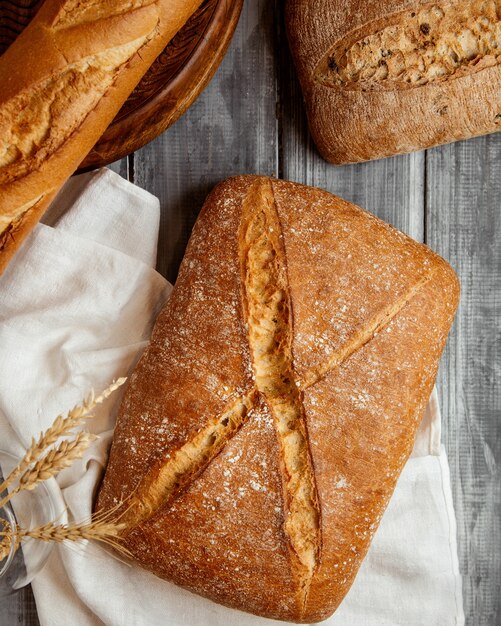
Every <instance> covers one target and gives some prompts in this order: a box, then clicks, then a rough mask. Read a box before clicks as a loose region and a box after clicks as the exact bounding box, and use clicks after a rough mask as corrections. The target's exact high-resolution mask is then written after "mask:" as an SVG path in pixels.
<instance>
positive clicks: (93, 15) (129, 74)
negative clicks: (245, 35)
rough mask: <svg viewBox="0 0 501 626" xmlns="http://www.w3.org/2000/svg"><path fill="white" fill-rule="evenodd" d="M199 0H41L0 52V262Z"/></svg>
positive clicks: (1, 263)
mask: <svg viewBox="0 0 501 626" xmlns="http://www.w3.org/2000/svg"><path fill="white" fill-rule="evenodd" d="M200 4H201V0H110V1H108V2H99V1H97V0H89V1H87V2H81V1H80V0H46V2H45V3H44V4H43V5H42V8H41V9H40V11H39V12H38V13H37V15H36V16H35V18H34V19H33V20H32V22H31V23H30V24H29V26H28V27H27V28H26V29H25V30H24V31H23V32H22V33H21V35H20V36H19V37H18V39H17V40H16V41H15V42H14V43H13V44H12V45H11V46H10V48H8V50H7V51H6V52H5V53H4V54H3V55H2V56H1V57H0V189H1V192H0V272H1V271H2V270H3V269H4V268H5V266H6V264H7V263H8V261H9V260H10V258H11V257H12V255H13V253H14V252H15V250H16V249H17V248H18V247H19V245H20V243H21V242H22V240H23V239H24V237H25V236H26V235H27V233H28V232H29V230H30V229H31V228H32V227H33V225H34V224H35V223H36V222H37V221H38V220H39V219H40V217H41V216H42V214H43V213H44V211H45V209H46V208H47V206H48V205H49V203H50V201H51V200H52V198H53V197H54V196H55V194H56V193H57V191H58V190H59V188H60V187H61V186H62V184H63V183H64V181H65V180H66V179H67V178H68V177H69V176H70V175H71V174H72V173H73V172H74V171H75V170H76V168H77V167H78V165H79V164H80V163H81V161H82V159H83V158H84V157H85V155H86V154H87V153H88V152H89V151H90V149H91V148H92V147H93V146H94V144H95V143H96V141H97V140H98V139H99V137H100V136H101V134H102V133H103V132H104V130H105V129H106V127H107V126H108V124H109V123H110V122H111V121H112V119H113V118H114V116H115V115H116V113H117V112H118V111H119V109H120V107H121V106H122V104H123V103H124V102H125V100H126V99H127V97H128V95H129V94H130V92H131V91H132V90H133V89H134V87H135V86H136V85H137V83H138V82H139V81H140V79H141V78H142V76H143V75H144V74H145V72H146V71H147V69H148V68H149V66H150V65H151V63H153V61H154V60H155V58H156V57H157V56H158V54H159V53H160V52H161V51H162V49H163V48H164V47H165V45H166V44H167V43H168V41H169V40H170V39H171V38H172V37H173V35H174V34H175V33H176V32H177V31H178V30H179V29H180V28H181V26H182V25H183V24H184V23H185V22H186V21H187V19H188V18H189V16H190V15H191V14H192V13H193V12H194V11H195V9H196V8H197V7H198V5H200Z"/></svg>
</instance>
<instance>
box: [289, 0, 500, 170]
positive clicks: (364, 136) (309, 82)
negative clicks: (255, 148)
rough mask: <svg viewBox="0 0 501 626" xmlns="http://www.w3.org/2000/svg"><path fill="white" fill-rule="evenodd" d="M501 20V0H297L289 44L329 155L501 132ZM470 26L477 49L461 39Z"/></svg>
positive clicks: (387, 152) (317, 137)
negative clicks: (500, 3)
mask: <svg viewBox="0 0 501 626" xmlns="http://www.w3.org/2000/svg"><path fill="white" fill-rule="evenodd" d="M430 16H431V19H432V22H430V20H429V19H428V18H429V17H430ZM437 16H438V17H437ZM487 16H488V17H487ZM455 19H456V21H454V20H455ZM500 19H501V7H500V5H499V2H498V1H497V0H490V1H487V2H484V1H483V0H452V1H447V2H444V1H443V0H437V1H436V2H429V1H426V2H423V1H416V0H389V1H388V2H376V1H375V0H369V1H368V2H367V1H362V0H348V1H346V2H341V1H340V0H288V2H287V5H286V24H287V33H288V38H289V43H290V47H291V51H292V54H293V57H294V61H295V64H296V68H297V71H298V75H299V79H300V82H301V87H302V90H303V95H304V99H305V103H306V110H307V114H308V121H309V126H310V131H311V133H312V136H313V139H314V141H315V143H316V145H317V147H318V150H319V152H320V154H321V155H322V156H323V157H324V158H325V159H326V160H327V161H330V162H332V163H337V164H344V163H356V162H360V161H367V160H371V159H380V158H383V157H387V156H392V155H395V154H402V153H406V152H411V151H414V150H420V149H423V148H429V147H432V146H435V145H438V144H443V143H448V142H451V141H457V140H460V139H467V138H469V137H475V136H478V135H483V134H487V133H492V132H496V131H498V130H499V129H500V128H501V55H500V54H499V46H500V42H499V20H500ZM433 20H435V21H433ZM428 22H430V23H428ZM484 22H485V24H484ZM430 24H431V26H430ZM440 24H442V25H443V27H442V31H443V30H444V29H445V31H446V32H442V31H441V30H440V28H441V26H440ZM385 29H386V30H385ZM447 29H448V30H447ZM488 31H491V34H488ZM466 32H467V34H468V37H470V36H471V38H472V42H473V47H472V48H471V50H470V49H467V46H466V44H464V50H463V47H461V46H462V44H461V42H462V41H464V39H461V38H462V37H463V38H464V37H465V33H466ZM378 33H379V34H378ZM496 33H497V35H496ZM484 35H485V37H486V42H487V44H486V45H484V44H483V42H480V43H479V44H478V46H479V48H478V50H477V49H476V46H477V44H476V43H475V41H474V40H475V38H478V39H479V40H480V38H481V37H484ZM496 37H497V39H498V43H497V44H496V45H495V44H494V43H493V42H494V41H495V40H496ZM411 40H413V41H414V44H415V47H414V44H412V45H411ZM357 42H358V43H357ZM468 42H469V40H468ZM488 42H490V43H488ZM354 45H355V47H354ZM468 45H469V44H468ZM357 46H358V47H357ZM381 46H382V48H381V50H380V49H379V48H380V47H381ZM489 46H490V48H489ZM496 46H497V47H496ZM434 47H436V49H434ZM444 50H445V52H444ZM430 51H431V52H430ZM456 51H457V52H456ZM350 54H351V55H352V57H350V58H351V63H352V66H353V67H352V68H351V69H352V70H353V72H352V78H351V79H348V78H346V74H347V72H346V71H344V67H345V65H346V64H347V63H348V62H349V61H347V59H348V56H349V55H350ZM444 54H445V55H446V56H447V58H446V59H445V61H444V60H443V59H442V56H443V55H444ZM462 54H464V58H463V57H461V55H462ZM357 55H358V58H355V59H353V56H355V57H357ZM406 55H407V58H406V59H404V56H406ZM397 57H398V59H399V60H398V62H397ZM431 59H434V60H433V62H432V61H431ZM442 61H444V62H443V63H442ZM371 63H373V67H372V68H371V67H370V65H371ZM338 64H339V67H338ZM395 64H397V65H398V67H397V68H396V69H394V72H395V77H394V78H392V76H391V74H392V67H393V68H395ZM405 64H407V66H408V67H411V66H412V65H413V64H415V67H414V68H413V69H412V71H411V70H409V71H404V69H403V68H404V65H405ZM329 65H330V69H329ZM425 66H426V71H425V69H424V68H425ZM421 70H422V71H421ZM371 72H372V73H373V75H372V76H369V75H370V74H371ZM343 73H344V74H345V76H344V77H343ZM329 74H330V75H331V76H334V75H335V78H336V80H332V81H330V79H329V76H328V75H329ZM396 74H399V75H400V77H401V78H400V79H399V78H398V77H397V76H396ZM347 81H348V82H347Z"/></svg>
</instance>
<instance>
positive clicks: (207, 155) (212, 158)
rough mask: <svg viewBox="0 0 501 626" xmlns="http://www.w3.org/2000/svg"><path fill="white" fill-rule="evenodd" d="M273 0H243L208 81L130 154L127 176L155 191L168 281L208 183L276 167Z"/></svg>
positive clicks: (160, 266)
mask: <svg viewBox="0 0 501 626" xmlns="http://www.w3.org/2000/svg"><path fill="white" fill-rule="evenodd" d="M273 5H274V3H270V2H269V0H252V2H247V3H245V5H244V8H243V10H242V15H241V18H240V23H239V26H238V28H237V31H236V33H235V37H234V39H233V42H232V44H231V46H230V49H229V51H228V54H227V56H226V58H225V60H224V61H223V63H222V64H221V66H220V68H219V69H218V71H217V73H216V75H215V77H214V78H213V80H212V82H211V83H210V85H209V87H208V88H207V89H206V90H205V92H204V93H203V94H202V95H201V96H200V98H199V99H198V101H197V102H196V103H195V104H194V105H193V106H192V107H191V108H190V109H189V111H188V112H187V113H186V114H185V115H184V116H183V117H182V118H181V119H180V120H179V121H178V122H176V124H174V126H173V127H172V128H170V129H169V130H168V131H167V132H166V133H164V134H163V135H162V136H161V137H159V138H157V139H156V140H155V141H153V142H152V143H151V144H149V145H148V146H146V147H145V148H143V149H142V150H140V151H138V152H137V153H136V154H135V161H134V180H135V182H136V183H137V184H138V185H140V186H141V187H144V188H145V189H148V190H149V191H151V192H152V193H154V194H155V195H157V196H158V197H159V198H160V204H161V207H162V218H161V225H160V237H159V251H158V269H159V271H160V272H161V273H162V274H164V275H165V276H167V278H169V280H171V281H172V280H174V279H175V277H176V274H177V269H178V266H179V263H180V261H181V259H182V256H183V254H184V249H185V246H186V242H187V240H188V237H189V234H190V232H191V229H192V226H193V223H194V221H195V219H196V216H197V214H198V211H199V210H200V208H201V206H202V203H203V201H204V199H205V197H206V195H207V193H208V192H209V190H210V189H211V188H212V187H213V186H214V185H215V184H216V183H217V182H219V181H220V180H222V179H224V178H226V177H228V176H231V175H234V174H243V173H261V174H276V173H277V145H278V144H277V130H276V109H275V106H276V78H275V57H274V49H273V48H274V45H273V44H272V43H271V42H273V41H274V36H275V35H274V33H275V28H274V6H273Z"/></svg>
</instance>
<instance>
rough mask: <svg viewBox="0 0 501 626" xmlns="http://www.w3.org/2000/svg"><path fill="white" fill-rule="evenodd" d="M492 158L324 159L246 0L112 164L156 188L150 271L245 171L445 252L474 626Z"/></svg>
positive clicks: (466, 149) (483, 143)
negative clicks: (296, 185) (143, 138)
mask: <svg viewBox="0 0 501 626" xmlns="http://www.w3.org/2000/svg"><path fill="white" fill-rule="evenodd" d="M500 163H501V135H499V134H498V135H491V136H488V137H481V138H478V139H473V140H470V141H464V142H459V143H455V144H452V145H448V146H443V147H439V148H435V149H433V150H428V151H426V152H419V153H416V154H412V155H408V156H400V157H396V158H392V159H386V160H383V161H377V162H372V163H366V164H362V165H354V166H344V167H335V166H332V165H328V164H326V163H325V162H323V161H322V160H321V158H320V157H319V156H318V155H317V154H316V152H315V148H314V146H313V145H312V143H311V141H310V138H309V136H308V132H307V127H306V121H305V115H304V111H303V106H302V101H301V95H300V92H299V87H298V84H297V82H296V79H295V76H294V70H293V68H292V65H291V59H290V57H289V53H288V48H287V42H286V39H285V33H284V27H283V2H282V0H246V3H245V6H244V9H243V13H242V17H241V20H240V23H239V26H238V29H237V33H236V35H235V38H234V40H233V43H232V45H231V48H230V50H229V52H228V55H227V56H226V58H225V60H224V61H223V63H222V65H221V67H220V68H219V70H218V72H217V74H216V76H215V78H214V79H213V81H212V82H211V84H210V85H209V87H208V88H207V89H206V91H205V92H204V93H203V94H202V96H201V97H200V98H199V100H198V101H197V102H196V103H195V104H194V106H193V107H192V108H191V109H190V110H189V111H188V112H187V113H186V114H185V116H184V117H183V118H182V119H181V120H179V121H178V122H177V123H176V124H175V125H174V126H173V127H172V128H171V129H169V130H168V131H167V132H166V133H164V134H163V135H162V136H161V137H159V138H158V139H157V140H156V141H154V142H152V143H151V144H149V145H148V146H146V147H145V148H143V149H142V150H140V151H139V152H137V153H135V154H134V155H131V156H130V157H129V158H128V159H124V160H123V161H121V162H119V163H116V164H114V165H113V169H115V170H116V171H118V172H120V173H121V174H122V175H123V176H124V177H126V178H129V180H131V181H133V182H135V183H136V184H138V185H140V186H141V187H144V188H145V189H148V190H149V191H151V192H152V193H154V194H156V195H157V196H158V197H159V198H160V203H161V207H162V222H161V230H160V241H159V256H158V269H159V271H160V272H161V273H162V274H164V275H165V276H167V277H168V278H169V279H170V280H171V281H174V280H175V277H176V272H177V267H178V265H179V262H180V260H181V258H182V255H183V251H184V247H185V245H186V242H187V239H188V236H189V234H190V230H191V228H192V225H193V223H194V220H195V218H196V216H197V213H198V211H199V210H200V207H201V206H202V203H203V200H204V198H205V196H206V195H207V193H208V192H209V190H210V189H211V188H212V187H213V186H214V185H215V184H216V183H217V182H218V181H220V180H222V179H224V178H225V177H227V176H231V175H234V174H242V173H256V174H268V175H274V176H278V177H282V178H287V179H290V180H295V181H298V182H301V183H307V184H311V185H316V186H319V187H322V188H324V189H327V190H329V191H332V192H334V193H336V194H338V195H340V196H342V197H343V198H346V199H347V200H351V201H353V202H356V203H357V204H359V205H361V206H362V207H364V208H366V209H368V210H370V211H372V212H373V213H375V214H376V215H378V216H379V217H381V218H382V219H384V220H386V221H388V222H390V223H392V224H394V225H395V226H396V227H397V228H400V229H401V230H403V231H405V232H407V233H409V234H410V235H411V236H412V237H414V238H415V239H417V240H419V241H425V242H426V243H427V244H428V245H430V246H431V247H432V248H433V249H434V250H436V251H437V252H439V253H440V254H441V255H442V256H444V257H445V258H446V259H448V260H449V261H450V262H451V264H452V265H453V267H454V268H455V269H456V271H457V272H458V274H459V277H460V280H461V284H462V299H461V305H460V308H459V313H458V316H457V319H456V322H455V325H454V328H453V331H452V335H451V337H450V341H449V344H448V347H447V349H446V352H445V355H444V358H443V362H442V367H441V371H440V375H439V380H438V386H439V394H440V399H441V406H442V411H443V420H444V434H443V436H444V442H445V445H446V447H447V451H448V454H449V462H450V467H451V474H452V481H453V495H454V500H455V506H456V514H457V521H458V540H459V558H460V567H461V571H462V574H463V590H464V604H465V613H466V616H467V624H468V625H469V626H497V625H501V480H500V478H501V416H500V411H501V392H500V389H499V385H498V382H499V378H500V373H501V168H500ZM11 624H12V625H14V624H24V625H34V624H38V620H37V618H36V609H35V607H34V603H33V600H32V596H31V592H30V590H29V589H28V590H25V591H23V592H22V593H20V594H18V595H17V596H15V597H14V598H13V599H12V601H11V602H10V604H8V605H4V606H3V607H1V608H0V626H10V625H11ZM72 626H73V625H72ZM74 626H78V625H74ZM189 626H192V625H189ZM193 626H195V625H193ZM374 626H378V625H377V624H375V625H374ZM423 626H425V625H423Z"/></svg>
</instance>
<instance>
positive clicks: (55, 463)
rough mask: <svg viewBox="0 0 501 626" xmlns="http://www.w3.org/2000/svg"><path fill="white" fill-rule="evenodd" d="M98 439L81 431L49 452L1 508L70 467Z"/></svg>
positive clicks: (23, 478) (8, 495)
mask: <svg viewBox="0 0 501 626" xmlns="http://www.w3.org/2000/svg"><path fill="white" fill-rule="evenodd" d="M96 439H97V436H96V435H93V434H91V433H88V432H86V431H81V432H79V433H78V434H77V436H76V437H75V439H71V440H65V441H62V442H61V443H60V444H59V445H58V446H57V448H53V449H52V450H49V452H47V454H46V455H45V456H43V457H42V458H41V459H39V460H38V461H37V462H36V463H35V465H34V466H33V467H31V468H29V469H27V470H26V471H25V472H24V474H23V475H22V476H21V478H20V479H19V484H18V485H17V487H16V488H15V489H13V490H12V491H11V492H10V493H8V494H6V495H5V497H4V498H2V499H1V500H0V508H1V507H2V506H4V505H5V504H7V502H9V501H10V500H12V498H13V497H14V496H15V495H16V493H19V492H20V491H31V490H32V489H35V487H36V486H37V485H38V484H39V483H41V482H43V481H44V480H48V479H49V478H52V477H53V476H56V475H57V474H59V472H60V471H61V470H63V469H65V468H66V467H70V465H71V464H72V463H73V461H75V460H76V459H81V458H82V456H83V454H84V452H85V451H86V450H87V448H88V447H89V445H90V444H91V442H92V441H95V440H96Z"/></svg>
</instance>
